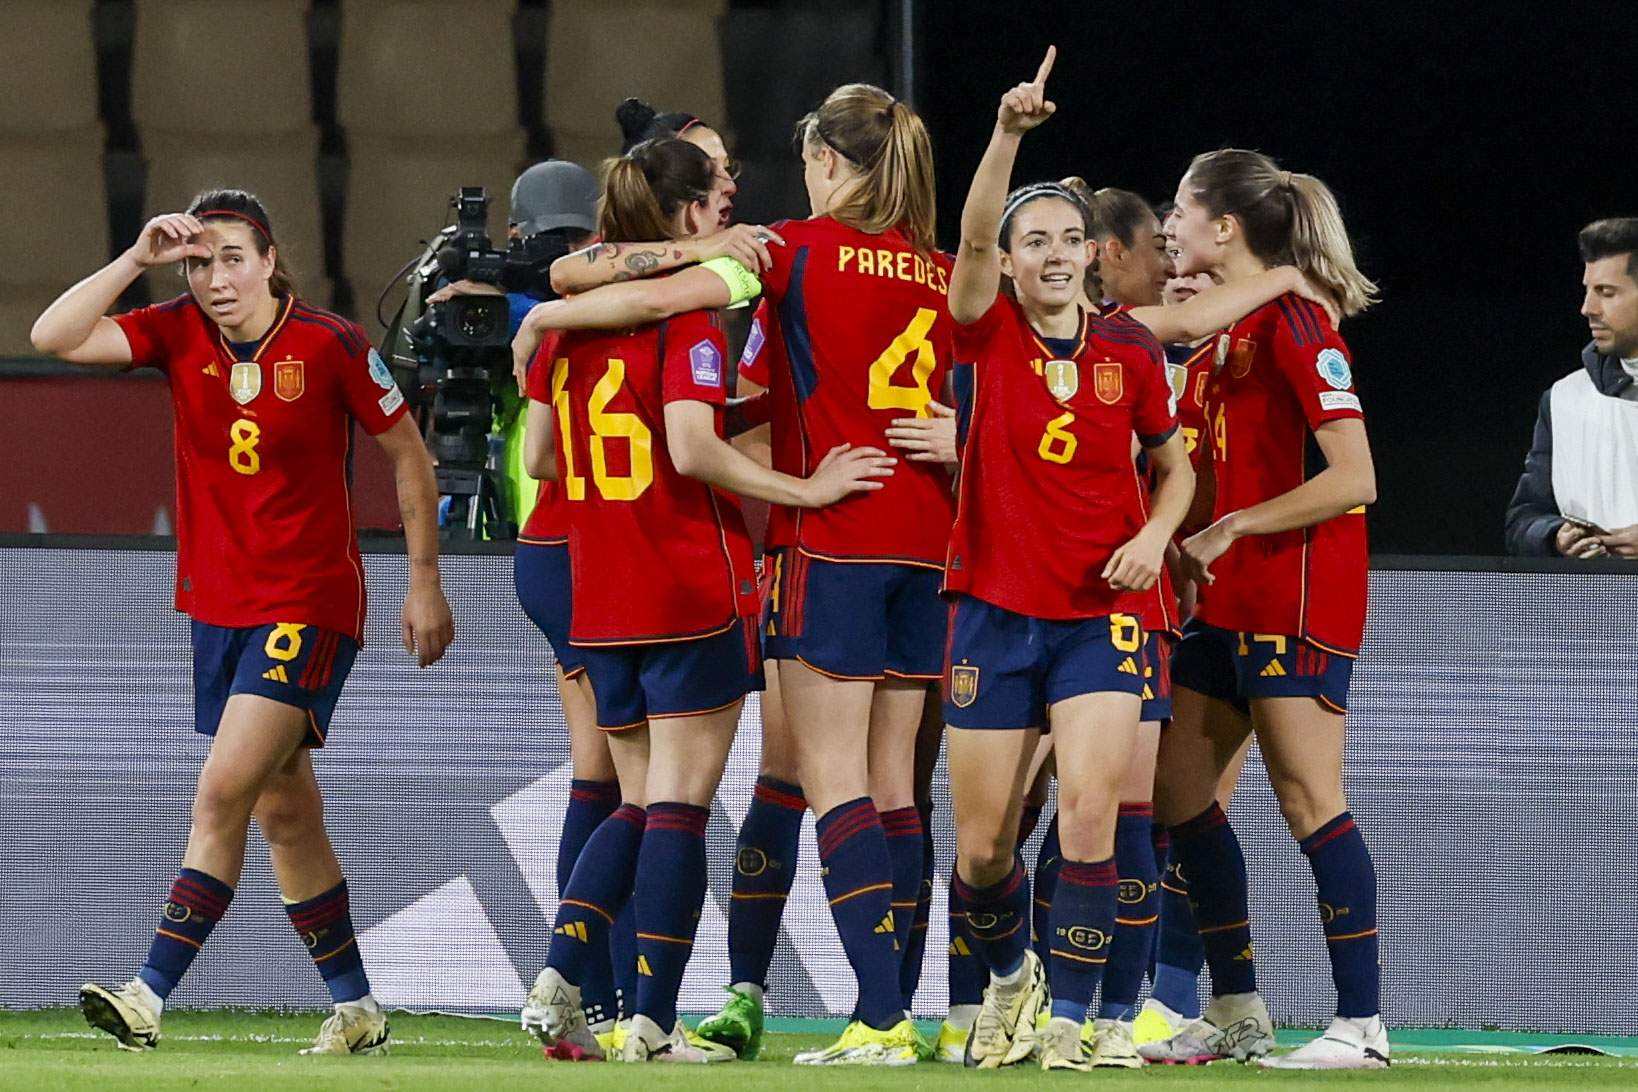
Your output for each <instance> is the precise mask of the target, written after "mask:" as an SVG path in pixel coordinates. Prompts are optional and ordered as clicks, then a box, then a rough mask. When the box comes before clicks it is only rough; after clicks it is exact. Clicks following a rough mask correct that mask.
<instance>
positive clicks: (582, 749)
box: [557, 667, 617, 781]
mask: <svg viewBox="0 0 1638 1092" xmlns="http://www.w3.org/2000/svg"><path fill="white" fill-rule="evenodd" d="M557 693H558V696H559V698H560V699H561V701H562V705H563V719H564V720H565V721H567V722H568V724H569V766H570V768H571V769H572V770H573V772H574V779H575V780H576V781H613V780H615V779H616V777H617V773H616V771H615V768H614V759H613V758H612V757H611V756H610V754H609V741H608V737H607V734H606V733H604V732H603V731H602V730H601V729H599V728H598V727H597V705H596V703H595V702H594V701H593V700H592V688H591V680H590V679H588V678H587V677H586V673H585V672H584V671H579V672H576V673H575V675H574V677H573V678H567V677H565V676H564V674H563V668H562V667H559V668H557Z"/></svg>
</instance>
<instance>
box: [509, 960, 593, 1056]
mask: <svg viewBox="0 0 1638 1092" xmlns="http://www.w3.org/2000/svg"><path fill="white" fill-rule="evenodd" d="M518 1023H519V1024H520V1025H521V1026H522V1027H523V1030H524V1031H528V1032H532V1033H533V1034H534V1035H535V1036H536V1037H537V1038H539V1039H540V1043H541V1045H542V1046H543V1047H545V1048H546V1057H548V1058H552V1059H554V1060H557V1061H563V1062H600V1061H602V1060H603V1057H604V1054H603V1047H602V1045H601V1044H600V1043H599V1042H598V1041H597V1036H595V1035H593V1034H592V1030H591V1027H590V1026H589V1025H588V1024H587V1023H586V1014H585V1012H584V1011H583V1010H582V1009H581V1008H580V987H579V986H576V985H573V984H572V983H570V982H568V981H566V980H565V979H564V977H563V976H562V975H561V974H559V973H558V972H557V970H556V969H555V968H552V967H547V968H546V969H545V970H544V971H541V972H540V974H539V975H537V976H536V977H535V984H534V986H532V987H531V988H530V990H529V996H528V997H527V998H525V999H524V1002H523V1013H522V1015H521V1016H520V1017H519V1019H518Z"/></svg>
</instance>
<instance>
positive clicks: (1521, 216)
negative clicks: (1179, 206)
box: [920, 2, 1638, 554]
mask: <svg viewBox="0 0 1638 1092" xmlns="http://www.w3.org/2000/svg"><path fill="white" fill-rule="evenodd" d="M924 8H925V10H926V16H927V17H926V19H925V21H924V22H923V24H922V26H921V30H922V34H921V45H922V49H921V56H922V58H923V63H924V67H923V69H922V72H921V79H920V87H921V92H920V101H921V105H922V107H923V110H924V112H925V114H926V117H927V120H928V123H929V125H930V126H931V128H932V133H933V138H934V140H935V141H936V143H937V148H938V162H939V169H940V172H941V177H940V180H939V190H940V197H941V202H940V208H939V215H940V221H941V225H942V226H941V231H940V234H941V236H943V237H944V238H946V239H949V240H952V241H953V239H954V238H955V235H954V232H955V229H956V223H957V219H958V217H959V216H960V208H961V204H960V203H961V199H962V197H963V191H964V187H965V184H966V181H967V179H968V178H969V177H970V172H971V169H972V166H973V165H974V164H976V162H977V160H978V157H979V155H980V154H981V152H982V150H983V145H984V143H985V141H986V140H987V139H988V136H989V130H990V125H991V123H992V122H993V120H994V108H995V101H996V99H997V98H998V97H999V95H1000V92H1001V91H1002V90H1003V89H1004V87H1005V86H1006V85H1009V84H1011V83H1014V82H1017V81H1019V80H1024V79H1028V78H1030V77H1031V76H1032V75H1033V74H1034V72H1035V67H1036V65H1037V64H1038V63H1039V61H1040V56H1041V53H1042V50H1043V48H1044V46H1045V45H1046V43H1047V42H1048V41H1053V42H1056V43H1057V45H1058V49H1059V56H1058V63H1057V66H1056V68H1055V69H1054V71H1053V74H1052V79H1051V82H1050V84H1049V90H1050V91H1051V93H1052V97H1053V98H1054V99H1055V100H1056V102H1057V103H1058V106H1059V110H1060V113H1061V116H1059V117H1056V118H1054V119H1053V120H1052V122H1051V123H1050V124H1049V125H1048V126H1046V127H1044V128H1042V129H1041V130H1039V131H1038V132H1037V133H1036V134H1034V135H1032V136H1031V137H1030V138H1029V139H1028V140H1026V142H1025V147H1024V151H1023V154H1022V156H1021V157H1020V168H1019V172H1018V177H1019V178H1020V179H1034V178H1039V177H1056V176H1059V175H1063V174H1068V173H1075V174H1082V175H1084V176H1085V177H1086V178H1087V180H1088V181H1090V182H1092V183H1093V184H1094V185H1115V186H1122V187H1126V188H1130V189H1134V190H1137V191H1138V192H1140V193H1143V194H1145V195H1146V196H1149V197H1150V198H1151V199H1153V200H1158V199H1162V198H1168V197H1170V196H1171V194H1172V193H1173V192H1174V191H1175V189H1176V185H1177V180H1178V178H1179V176H1180V175H1181V174H1182V172H1183V170H1184V168H1186V167H1187V165H1188V162H1189V159H1190V157H1191V156H1192V155H1194V154H1195V153H1197V152H1200V151H1204V150H1207V149H1210V148H1215V147H1218V146H1223V145H1233V146H1240V147H1250V148H1256V149H1259V150H1261V151H1264V152H1267V153H1269V154H1270V155H1273V156H1274V157H1276V158H1277V159H1278V160H1279V161H1280V163H1281V165H1282V166H1284V167H1286V168H1288V169H1291V170H1300V171H1307V172H1309V173H1312V174H1315V175H1318V176H1319V177H1320V178H1322V179H1324V180H1325V181H1326V182H1327V183H1329V184H1330V185H1331V187H1332V188H1333V189H1334V190H1335V191H1336V192H1337V194H1338V196H1339V198H1340V200H1341V202H1342V207H1343V214H1344V216H1345V217H1346V219H1347V221H1348V226H1349V229H1350V232H1351V234H1352V235H1353V237H1354V239H1355V242H1356V244H1357V246H1358V250H1359V255H1360V260H1361V263H1362V265H1363V267H1364V268H1365V270H1366V271H1367V272H1368V273H1370V274H1371V275H1372V276H1373V277H1375V278H1376V279H1377V280H1378V282H1379V283H1380V284H1381V286H1382V292H1383V302H1382V304H1381V305H1380V306H1379V307H1378V308H1376V309H1375V310H1372V311H1370V312H1368V313H1367V314H1366V315H1365V316H1363V317H1361V318H1359V319H1356V320H1353V321H1351V322H1349V323H1347V324H1346V325H1345V327H1344V330H1343V334H1344V337H1345V338H1346V339H1347V340H1348V342H1349V345H1350V347H1351V348H1352V349H1353V351H1354V356H1355V375H1356V376H1357V379H1358V384H1359V388H1360V391H1361V395H1362V397H1363V399H1364V401H1365V408H1366V414H1367V417H1368V421H1369V426H1370V431H1371V439H1372V446H1373V449H1374V452H1375V455H1376V460H1377V473H1378V487H1379V488H1378V502H1377V504H1376V506H1375V507H1374V508H1373V509H1372V510H1371V514H1370V525H1371V531H1372V546H1373V549H1374V550H1375V551H1377V552H1392V553H1456V554H1496V553H1500V552H1501V530H1502V513H1503V510H1504V508H1505V506H1506V504H1507V500H1508V497H1509V496H1510V495H1511V493H1512V489H1513V486H1514V484H1515V483H1516V481H1517V479H1518V473H1519V470H1520V468H1521V465H1522V462H1523V458H1524V453H1525V451H1526V450H1527V449H1528V447H1529V443H1530V432H1531V428H1532V427H1533V424H1534V420H1535V412H1536V403H1537V400H1538V399H1539V397H1540V395H1541V392H1542V391H1543V390H1545V389H1546V387H1547V386H1548V385H1549V384H1550V383H1551V382H1552V381H1553V380H1554V379H1556V378H1557V377H1559V376H1560V375H1562V374H1564V373H1565V372H1567V371H1569V370H1571V369H1572V368H1574V367H1576V366H1578V364H1579V354H1580V351H1581V347H1582V346H1583V345H1585V344H1586V343H1587V341H1588V336H1587V328H1586V323H1585V320H1583V319H1582V318H1581V316H1580V315H1579V314H1578V310H1579V308H1580V303H1581V288H1580V282H1581V271H1582V267H1581V262H1580V259H1579V257H1578V256H1577V254H1576V247H1575V233H1576V231H1577V230H1578V229H1579V228H1580V227H1581V226H1582V225H1583V224H1584V223H1586V222H1587V221H1589V220H1592V219H1595V218H1597V217H1600V216H1610V215H1629V216H1630V215H1635V214H1638V175H1635V171H1634V169H1635V166H1638V155H1635V152H1638V148H1635V142H1634V137H1633V133H1634V131H1635V130H1634V124H1635V121H1638V79H1635V78H1634V75H1633V71H1632V59H1631V49H1632V46H1633V43H1634V42H1635V41H1638V4H1632V3H1619V2H1616V3H1580V2H1570V3H1555V4H1549V5H1542V4H1520V3H1493V4H1450V3H1436V4H1426V3H1303V4H1295V3H1290V4H1288V3H1266V2H1259V3H1233V4H1226V3H1217V4H1207V3H1173V4H1142V3H1127V4H1110V3H1080V4H1056V3H1054V4H1017V5H997V4H984V3H963V2H955V3H942V2H932V3H927V4H925V5H924Z"/></svg>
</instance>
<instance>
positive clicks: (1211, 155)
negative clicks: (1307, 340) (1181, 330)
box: [1183, 148, 1379, 315]
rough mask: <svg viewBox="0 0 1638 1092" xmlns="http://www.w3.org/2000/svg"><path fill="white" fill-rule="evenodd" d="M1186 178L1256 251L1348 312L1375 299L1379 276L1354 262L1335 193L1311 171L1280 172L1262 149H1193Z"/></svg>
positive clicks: (1214, 212) (1202, 200)
mask: <svg viewBox="0 0 1638 1092" xmlns="http://www.w3.org/2000/svg"><path fill="white" fill-rule="evenodd" d="M1183 184H1184V185H1185V186H1186V187H1188V189H1189V191H1190V192H1191V193H1193V194H1194V195H1195V197H1196V198H1198V199H1199V201H1200V203H1201V204H1202V205H1204V206H1205V208H1206V211H1207V213H1209V214H1210V215H1212V216H1233V217H1234V218H1235V219H1236V220H1238V221H1239V222H1240V226H1241V229H1242V230H1243V231H1244V232H1245V239H1246V245H1247V246H1248V247H1250V249H1251V252H1252V253H1253V254H1255V255H1256V256H1257V257H1258V258H1261V259H1262V260H1263V261H1265V262H1269V263H1277V264H1282V265H1283V264H1287V263H1289V264H1291V265H1294V266H1296V267H1297V268H1298V269H1300V270H1302V272H1303V275H1304V276H1306V277H1307V278H1308V279H1309V280H1311V281H1313V282H1314V283H1315V284H1317V285H1318V286H1319V287H1320V288H1322V289H1323V290H1324V291H1325V292H1326V293H1328V294H1329V295H1330V296H1331V298H1332V299H1333V300H1334V301H1335V302H1336V304H1337V307H1338V309H1339V310H1341V312H1342V313H1343V314H1344V315H1357V314H1359V313H1360V312H1361V311H1363V310H1365V309H1366V308H1367V307H1370V306H1371V305H1372V304H1373V303H1375V302H1377V299H1378V298H1379V293H1378V290H1377V286H1376V282H1375V281H1372V280H1371V279H1370V278H1369V277H1367V276H1366V275H1365V274H1364V273H1362V272H1360V269H1359V266H1358V265H1356V264H1355V263H1354V248H1353V244H1352V243H1351V242H1349V240H1348V229H1347V228H1346V227H1345V226H1344V225H1343V223H1342V210H1341V209H1340V208H1338V207H1337V199H1336V195H1334V194H1333V193H1332V192H1331V190H1330V187H1328V186H1327V185H1326V184H1325V183H1324V182H1321V181H1320V180H1319V179H1317V178H1315V177H1314V176H1313V175H1311V174H1297V173H1294V172H1291V171H1283V170H1281V169H1280V168H1279V166H1278V165H1277V164H1276V163H1275V162H1274V161H1273V160H1272V159H1270V158H1268V157H1267V156H1266V155H1263V154H1261V153H1260V152H1250V151H1246V150H1244V149H1241V148H1222V149H1219V150H1218V151H1215V152H1207V153H1205V154H1204V155H1198V156H1195V157H1194V162H1192V163H1190V164H1189V170H1188V173H1187V174H1186V175H1185V176H1184V178H1183Z"/></svg>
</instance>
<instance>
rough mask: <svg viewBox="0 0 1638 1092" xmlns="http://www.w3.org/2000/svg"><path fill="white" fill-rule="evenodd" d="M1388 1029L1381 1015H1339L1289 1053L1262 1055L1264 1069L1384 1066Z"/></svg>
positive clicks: (1386, 1059)
mask: <svg viewBox="0 0 1638 1092" xmlns="http://www.w3.org/2000/svg"><path fill="white" fill-rule="evenodd" d="M1388 1055H1389V1052H1388V1029H1387V1028H1385V1027H1383V1026H1382V1017H1380V1016H1364V1017H1347V1016H1339V1017H1337V1018H1336V1019H1335V1020H1333V1021H1331V1026H1330V1027H1329V1028H1326V1029H1325V1034H1324V1035H1321V1036H1320V1037H1319V1038H1318V1039H1315V1040H1313V1041H1312V1042H1308V1043H1304V1044H1303V1045H1302V1046H1300V1047H1298V1048H1297V1049H1296V1050H1293V1051H1292V1052H1291V1053H1289V1054H1282V1055H1280V1056H1279V1057H1274V1056H1272V1055H1271V1056H1269V1057H1267V1058H1264V1059H1262V1065H1263V1067H1264V1068H1266V1069H1386V1068H1388V1065H1389V1056H1388Z"/></svg>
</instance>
